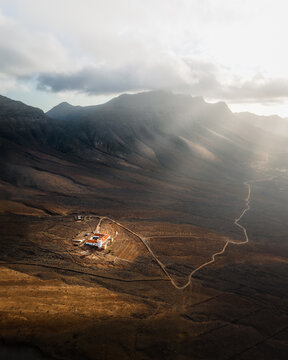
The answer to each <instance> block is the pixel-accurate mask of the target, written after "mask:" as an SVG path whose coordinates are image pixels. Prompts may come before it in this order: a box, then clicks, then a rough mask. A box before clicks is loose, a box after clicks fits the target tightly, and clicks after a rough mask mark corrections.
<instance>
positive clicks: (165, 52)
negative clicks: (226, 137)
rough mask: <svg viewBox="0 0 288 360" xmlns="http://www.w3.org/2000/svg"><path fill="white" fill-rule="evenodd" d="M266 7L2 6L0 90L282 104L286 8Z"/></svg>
mask: <svg viewBox="0 0 288 360" xmlns="http://www.w3.org/2000/svg"><path fill="white" fill-rule="evenodd" d="M271 2H272V0H255V1H253V4H252V2H251V1H250V2H249V1H248V0H235V1H233V4H232V2H228V1H227V0H219V1H217V2H215V1H212V0H203V1H198V0H169V1H167V0H159V1H156V2H155V1H153V0H147V1H145V4H143V1H142V0H133V1H130V0H123V1H121V2H120V1H118V0H106V1H105V2H103V1H101V0H82V1H80V0H61V1H60V2H59V1H56V0H50V1H35V0H25V7H24V6H23V0H10V1H9V2H7V1H5V0H0V7H1V8H2V9H3V13H5V14H10V15H9V16H7V15H5V16H4V15H3V14H2V15H1V12H0V54H1V56H0V79H3V82H1V84H0V90H3V89H4V90H5V89H7V87H9V86H14V87H15V88H16V87H17V86H19V79H21V81H22V82H24V83H25V81H27V83H28V82H29V81H30V83H33V86H35V82H34V80H35V79H36V86H37V91H38V93H40V96H42V95H43V94H46V95H47V96H53V95H54V97H55V96H56V94H59V93H61V94H65V92H66V94H69V93H73V92H75V94H76V95H75V96H78V95H79V96H81V97H82V98H83V96H84V95H86V94H88V95H96V96H99V95H101V94H105V96H106V95H107V96H108V95H109V94H115V93H122V92H126V91H128V92H129V91H130V92H132V91H138V90H154V89H166V90H169V89H171V90H174V91H179V92H188V93H191V94H192V95H202V96H204V97H206V98H207V99H208V100H224V101H225V100H226V101H230V102H231V101H234V102H241V101H261V102H268V101H273V100H274V101H277V100H279V99H280V100H281V99H283V98H287V97H288V91H287V82H288V70H287V61H288V53H287V52H285V51H283V42H281V41H279V39H282V38H283V34H285V33H287V30H288V25H287V24H288V23H287V21H286V13H287V11H285V9H287V1H285V0H279V2H277V7H276V6H272V7H271V6H270V5H271ZM152 8H153V11H152ZM68 9H69V11H68ZM11 14H12V15H11ZM12 16H13V18H12ZM268 23H270V24H276V23H277V26H267V24H268ZM277 40H278V41H277ZM255 44H257V46H256V45H255ZM267 49H269V51H267ZM276 64H277V65H276ZM259 73H260V74H262V75H259ZM31 80H32V81H31ZM39 90H40V91H41V92H40V91H39ZM82 95H83V96H82Z"/></svg>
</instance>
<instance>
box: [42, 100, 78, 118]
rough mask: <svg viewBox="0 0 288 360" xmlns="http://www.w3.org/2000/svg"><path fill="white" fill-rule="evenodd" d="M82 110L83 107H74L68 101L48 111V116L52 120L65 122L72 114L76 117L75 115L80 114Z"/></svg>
mask: <svg viewBox="0 0 288 360" xmlns="http://www.w3.org/2000/svg"><path fill="white" fill-rule="evenodd" d="M81 109H82V106H79V105H78V106H74V105H71V104H69V103H68V102H67V101H63V102H61V103H60V104H58V105H56V106H54V107H53V108H52V109H50V110H49V111H47V112H46V115H47V116H49V117H50V118H51V119H56V120H57V119H58V120H64V119H67V118H70V117H71V115H72V114H73V115H75V113H78V111H79V110H81Z"/></svg>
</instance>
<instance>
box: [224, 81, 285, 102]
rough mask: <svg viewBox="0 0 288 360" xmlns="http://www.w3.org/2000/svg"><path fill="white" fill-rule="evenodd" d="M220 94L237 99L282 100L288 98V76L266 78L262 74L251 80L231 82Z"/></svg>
mask: <svg viewBox="0 0 288 360" xmlns="http://www.w3.org/2000/svg"><path fill="white" fill-rule="evenodd" d="M218 95H220V96H222V97H224V98H225V99H229V100H236V101H237V100H239V101H253V100H254V101H261V102H266V101H268V102H270V101H275V100H281V99H284V98H288V78H269V77H268V78H266V77H265V76H263V75H261V74H260V75H257V76H255V77H253V78H252V79H251V80H248V81H242V82H241V81H240V82H239V83H234V84H231V85H229V86H227V87H226V88H223V90H222V91H221V92H220V93H219V94H218Z"/></svg>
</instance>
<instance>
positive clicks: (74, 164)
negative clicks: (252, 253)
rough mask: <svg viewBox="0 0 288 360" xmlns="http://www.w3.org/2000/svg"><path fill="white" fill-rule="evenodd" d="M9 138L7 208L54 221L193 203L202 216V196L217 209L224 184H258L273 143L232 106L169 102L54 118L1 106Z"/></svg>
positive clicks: (111, 106)
mask: <svg viewBox="0 0 288 360" xmlns="http://www.w3.org/2000/svg"><path fill="white" fill-rule="evenodd" d="M0 136H1V143H0V146H1V159H0V161H1V170H2V171H1V181H2V187H1V189H2V190H1V194H2V195H1V196H2V198H3V200H5V201H12V202H16V203H21V206H22V207H23V206H24V205H25V206H36V207H37V208H41V209H42V210H41V211H48V212H52V213H58V212H59V211H60V212H61V211H64V210H63V209H65V212H75V211H77V209H78V210H79V208H81V206H82V210H87V211H92V210H93V211H94V210H95V211H96V208H99V207H101V208H104V209H106V210H107V209H109V211H112V209H113V210H115V209H116V208H117V207H118V208H121V207H122V208H124V207H127V208H130V207H131V206H132V208H133V209H134V210H135V206H136V204H138V205H139V204H141V206H142V207H143V206H144V207H145V208H150V209H156V210H157V209H159V208H161V207H162V206H164V205H165V206H168V207H170V208H173V211H174V210H175V211H178V210H179V209H180V208H181V209H182V210H183V206H184V208H185V209H186V205H187V204H186V202H187V201H188V203H189V202H192V203H193V206H195V209H196V208H197V209H199V207H200V206H201V207H202V206H203V204H204V203H205V201H204V200H203V198H202V199H201V194H205V197H206V198H207V199H208V198H209V204H211V203H212V201H211V196H212V195H211V194H214V195H213V196H214V197H217V196H218V195H216V193H217V191H219V192H220V191H221V190H220V188H221V187H223V186H226V185H225V184H242V183H243V181H244V180H245V179H247V178H249V177H251V176H252V173H251V171H252V167H251V164H253V163H254V162H255V161H261V160H263V158H264V157H265V154H264V149H263V146H262V145H261V146H260V145H259V142H258V140H259V138H261V140H262V143H265V142H267V141H268V139H269V141H270V142H271V139H272V137H271V136H269V137H268V136H267V134H266V133H264V132H263V131H262V130H259V129H257V128H256V127H253V126H250V125H248V124H246V123H244V122H243V121H242V120H239V118H238V117H236V116H234V115H233V114H232V113H231V111H230V110H229V109H228V107H227V106H226V104H224V103H217V104H208V103H206V102H205V101H204V100H203V99H202V98H192V97H190V96H185V95H174V94H171V93H166V92H147V93H140V94H136V95H122V96H119V97H117V98H115V99H113V100H111V101H109V102H107V103H106V104H103V105H97V106H88V107H81V106H72V105H69V104H68V103H62V104H60V105H58V106H56V107H55V108H53V109H52V110H50V111H48V113H47V114H44V113H43V112H42V111H41V110H39V109H36V108H32V107H29V106H26V105H24V104H22V103H20V102H16V101H13V100H10V99H8V98H5V97H1V98H0ZM272 140H273V139H272ZM273 141H274V143H275V142H276V140H275V139H274V140H273ZM277 141H278V139H277ZM282 148H283V146H282V144H281V143H277V149H278V150H277V151H279V149H281V151H282ZM273 151H274V150H273ZM272 158H273V154H272V155H271V159H272ZM271 161H272V160H271ZM53 197H55V198H54V200H53ZM77 199H80V203H81V204H82V205H81V206H80V205H79V202H78V203H77V201H78V200H77ZM151 199H153V202H151ZM197 199H198V200H197ZM50 201H51V202H52V203H53V204H54V205H53V206H52V205H51V204H50V205H49V206H48V203H49V202H50ZM207 201H208V200H207ZM227 201H228V200H227ZM55 203H57V204H58V205H57V206H55ZM35 204H37V205H35ZM76 204H77V206H76ZM175 204H177V205H175ZM185 204H186V205H185ZM6 205H7V204H6ZM215 206H216V203H215ZM3 207H5V206H4V205H3ZM209 208H210V205H209ZM61 209H62V210H61ZM134 210H133V211H134ZM182 210H181V211H182ZM210 210H211V212H212V211H213V206H212V207H211V209H210ZM185 211H186V210H185ZM195 211H196V210H195Z"/></svg>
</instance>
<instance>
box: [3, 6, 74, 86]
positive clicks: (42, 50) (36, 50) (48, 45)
mask: <svg viewBox="0 0 288 360" xmlns="http://www.w3.org/2000/svg"><path fill="white" fill-rule="evenodd" d="M0 54H1V56H0V78H5V79H6V82H5V83H6V86H3V85H2V84H1V87H0V89H1V90H3V89H5V88H6V87H7V84H8V83H9V84H10V86H12V84H15V80H17V79H21V78H25V77H28V78H31V77H32V76H34V75H35V74H37V73H39V72H42V71H55V70H56V69H60V68H62V69H63V68H64V65H65V63H66V61H67V56H66V51H65V49H64V48H63V46H62V45H61V44H60V43H59V41H58V40H57V39H56V38H55V37H53V36H52V35H51V34H47V33H41V32H39V33H37V32H36V33H35V32H32V31H28V30H27V29H26V28H25V27H23V26H22V25H21V24H19V23H17V22H15V21H14V20H12V19H10V18H8V17H4V15H3V14H1V12H0ZM51 59H53V61H51Z"/></svg>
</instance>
